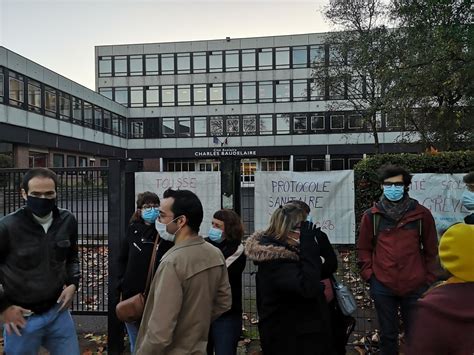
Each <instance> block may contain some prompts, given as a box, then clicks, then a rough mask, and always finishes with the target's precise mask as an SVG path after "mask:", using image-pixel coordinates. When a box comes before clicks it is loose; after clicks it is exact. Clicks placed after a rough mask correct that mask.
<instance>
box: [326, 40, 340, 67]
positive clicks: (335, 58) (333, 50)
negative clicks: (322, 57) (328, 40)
mask: <svg viewBox="0 0 474 355" xmlns="http://www.w3.org/2000/svg"><path fill="white" fill-rule="evenodd" d="M329 65H338V66H339V65H344V56H343V53H342V48H341V46H340V45H338V44H331V45H330V46H329Z"/></svg>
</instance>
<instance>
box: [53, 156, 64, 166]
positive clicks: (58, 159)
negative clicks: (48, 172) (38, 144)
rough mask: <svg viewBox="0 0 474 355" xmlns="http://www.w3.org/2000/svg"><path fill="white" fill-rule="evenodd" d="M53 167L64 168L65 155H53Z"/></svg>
mask: <svg viewBox="0 0 474 355" xmlns="http://www.w3.org/2000/svg"><path fill="white" fill-rule="evenodd" d="M53 167H54V168H63V167H64V155H62V154H53Z"/></svg>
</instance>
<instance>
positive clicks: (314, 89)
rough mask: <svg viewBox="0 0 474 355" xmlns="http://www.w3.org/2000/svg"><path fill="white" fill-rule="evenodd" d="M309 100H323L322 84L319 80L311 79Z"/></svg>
mask: <svg viewBox="0 0 474 355" xmlns="http://www.w3.org/2000/svg"><path fill="white" fill-rule="evenodd" d="M310 84H311V88H310V89H311V101H317V100H324V91H325V90H324V85H323V83H321V82H320V81H319V80H311V81H310Z"/></svg>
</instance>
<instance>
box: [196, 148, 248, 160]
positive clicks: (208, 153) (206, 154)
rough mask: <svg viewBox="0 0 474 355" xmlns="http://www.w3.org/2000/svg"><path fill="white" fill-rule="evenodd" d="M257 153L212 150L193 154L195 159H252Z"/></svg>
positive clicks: (236, 150) (234, 149) (227, 149)
mask: <svg viewBox="0 0 474 355" xmlns="http://www.w3.org/2000/svg"><path fill="white" fill-rule="evenodd" d="M256 155H257V151H255V150H253V149H245V148H240V149H239V148H214V149H211V150H197V151H195V152H194V156H195V157H200V158H202V157H204V158H207V157H227V156H229V157H254V156H256Z"/></svg>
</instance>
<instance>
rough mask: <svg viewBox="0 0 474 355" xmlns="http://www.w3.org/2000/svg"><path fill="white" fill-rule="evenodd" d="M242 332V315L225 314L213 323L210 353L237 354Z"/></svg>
mask: <svg viewBox="0 0 474 355" xmlns="http://www.w3.org/2000/svg"><path fill="white" fill-rule="evenodd" d="M241 333H242V316H241V315H240V314H225V315H222V316H220V317H219V318H217V319H216V320H215V321H214V322H212V324H211V329H210V330H209V340H208V343H207V353H208V355H212V354H216V355H235V354H236V353H237V343H238V342H239V338H240V334H241Z"/></svg>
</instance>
